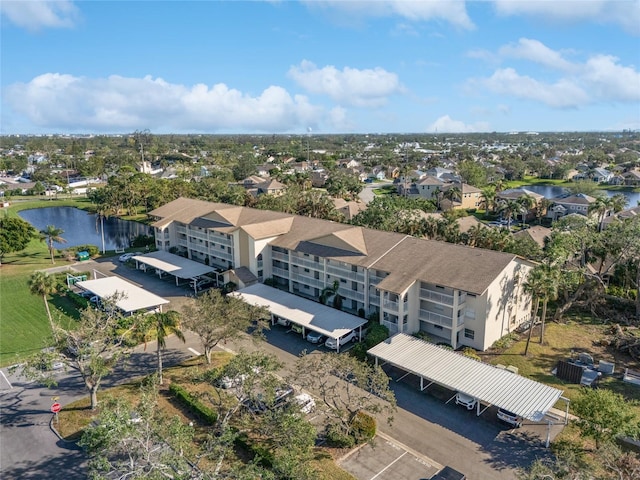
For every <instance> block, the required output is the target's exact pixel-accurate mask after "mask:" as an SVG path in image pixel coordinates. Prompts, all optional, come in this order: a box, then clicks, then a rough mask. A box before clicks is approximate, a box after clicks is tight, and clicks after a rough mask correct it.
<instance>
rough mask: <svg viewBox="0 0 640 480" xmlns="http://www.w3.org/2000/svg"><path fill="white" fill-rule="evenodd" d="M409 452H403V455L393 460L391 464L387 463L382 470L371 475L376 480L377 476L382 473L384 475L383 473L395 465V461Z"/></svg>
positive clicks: (372, 479)
mask: <svg viewBox="0 0 640 480" xmlns="http://www.w3.org/2000/svg"><path fill="white" fill-rule="evenodd" d="M407 453H408V452H406V451H405V452H403V453H402V455H400V456H399V457H398V458H396V459H395V460H394V461H393V462H391V463H390V464H389V465H387V466H386V467H384V468H383V469H382V470H380V471H379V472H378V473H376V474H375V475H374V476H373V477H371V480H375V479H376V478H378V477H379V476H380V475H382V473H383V472H384V471H385V470H386V469H387V468H389V467H390V466H391V465H393V464H394V463H396V462H397V461H398V460H400V459H401V458H402V457H404V456H405V455H406V454H407Z"/></svg>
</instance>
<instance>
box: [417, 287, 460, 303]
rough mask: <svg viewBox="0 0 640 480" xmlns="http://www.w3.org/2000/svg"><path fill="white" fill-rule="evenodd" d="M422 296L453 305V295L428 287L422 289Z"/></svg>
mask: <svg viewBox="0 0 640 480" xmlns="http://www.w3.org/2000/svg"><path fill="white" fill-rule="evenodd" d="M420 297H422V298H428V299H429V300H433V301H435V302H438V303H442V304H444V305H453V295H446V294H444V293H438V292H434V291H433V290H427V289H426V288H421V289H420Z"/></svg>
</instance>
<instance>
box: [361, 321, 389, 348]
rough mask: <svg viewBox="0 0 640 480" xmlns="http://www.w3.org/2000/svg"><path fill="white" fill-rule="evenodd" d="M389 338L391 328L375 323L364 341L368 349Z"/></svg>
mask: <svg viewBox="0 0 640 480" xmlns="http://www.w3.org/2000/svg"><path fill="white" fill-rule="evenodd" d="M387 338H389V329H388V328H387V327H385V326H384V325H380V324H379V323H374V324H372V325H371V326H370V327H369V329H368V331H367V335H366V336H365V337H364V343H365V345H366V347H367V350H368V349H369V348H372V347H375V346H376V345H378V344H379V343H380V342H384V341H385V340H386V339H387Z"/></svg>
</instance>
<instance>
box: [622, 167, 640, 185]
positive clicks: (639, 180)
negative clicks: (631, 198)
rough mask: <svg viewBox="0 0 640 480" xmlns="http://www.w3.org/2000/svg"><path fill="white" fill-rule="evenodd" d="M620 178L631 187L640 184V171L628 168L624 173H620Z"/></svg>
mask: <svg viewBox="0 0 640 480" xmlns="http://www.w3.org/2000/svg"><path fill="white" fill-rule="evenodd" d="M622 178H623V179H624V184H625V185H629V186H632V187H638V186H640V171H638V170H630V171H628V172H626V173H623V174H622Z"/></svg>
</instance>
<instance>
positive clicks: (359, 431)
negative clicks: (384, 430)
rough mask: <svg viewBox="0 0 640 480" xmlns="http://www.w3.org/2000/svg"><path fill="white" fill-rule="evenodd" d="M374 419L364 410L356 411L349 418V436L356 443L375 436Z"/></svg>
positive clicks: (366, 440)
mask: <svg viewBox="0 0 640 480" xmlns="http://www.w3.org/2000/svg"><path fill="white" fill-rule="evenodd" d="M376 428H377V426H376V419H375V418H373V417H372V416H371V415H369V414H368V413H366V412H358V413H357V414H356V416H355V417H354V418H353V420H351V436H352V437H353V439H354V441H355V443H356V444H361V443H365V442H368V441H369V440H371V439H372V438H373V437H375V436H376Z"/></svg>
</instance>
